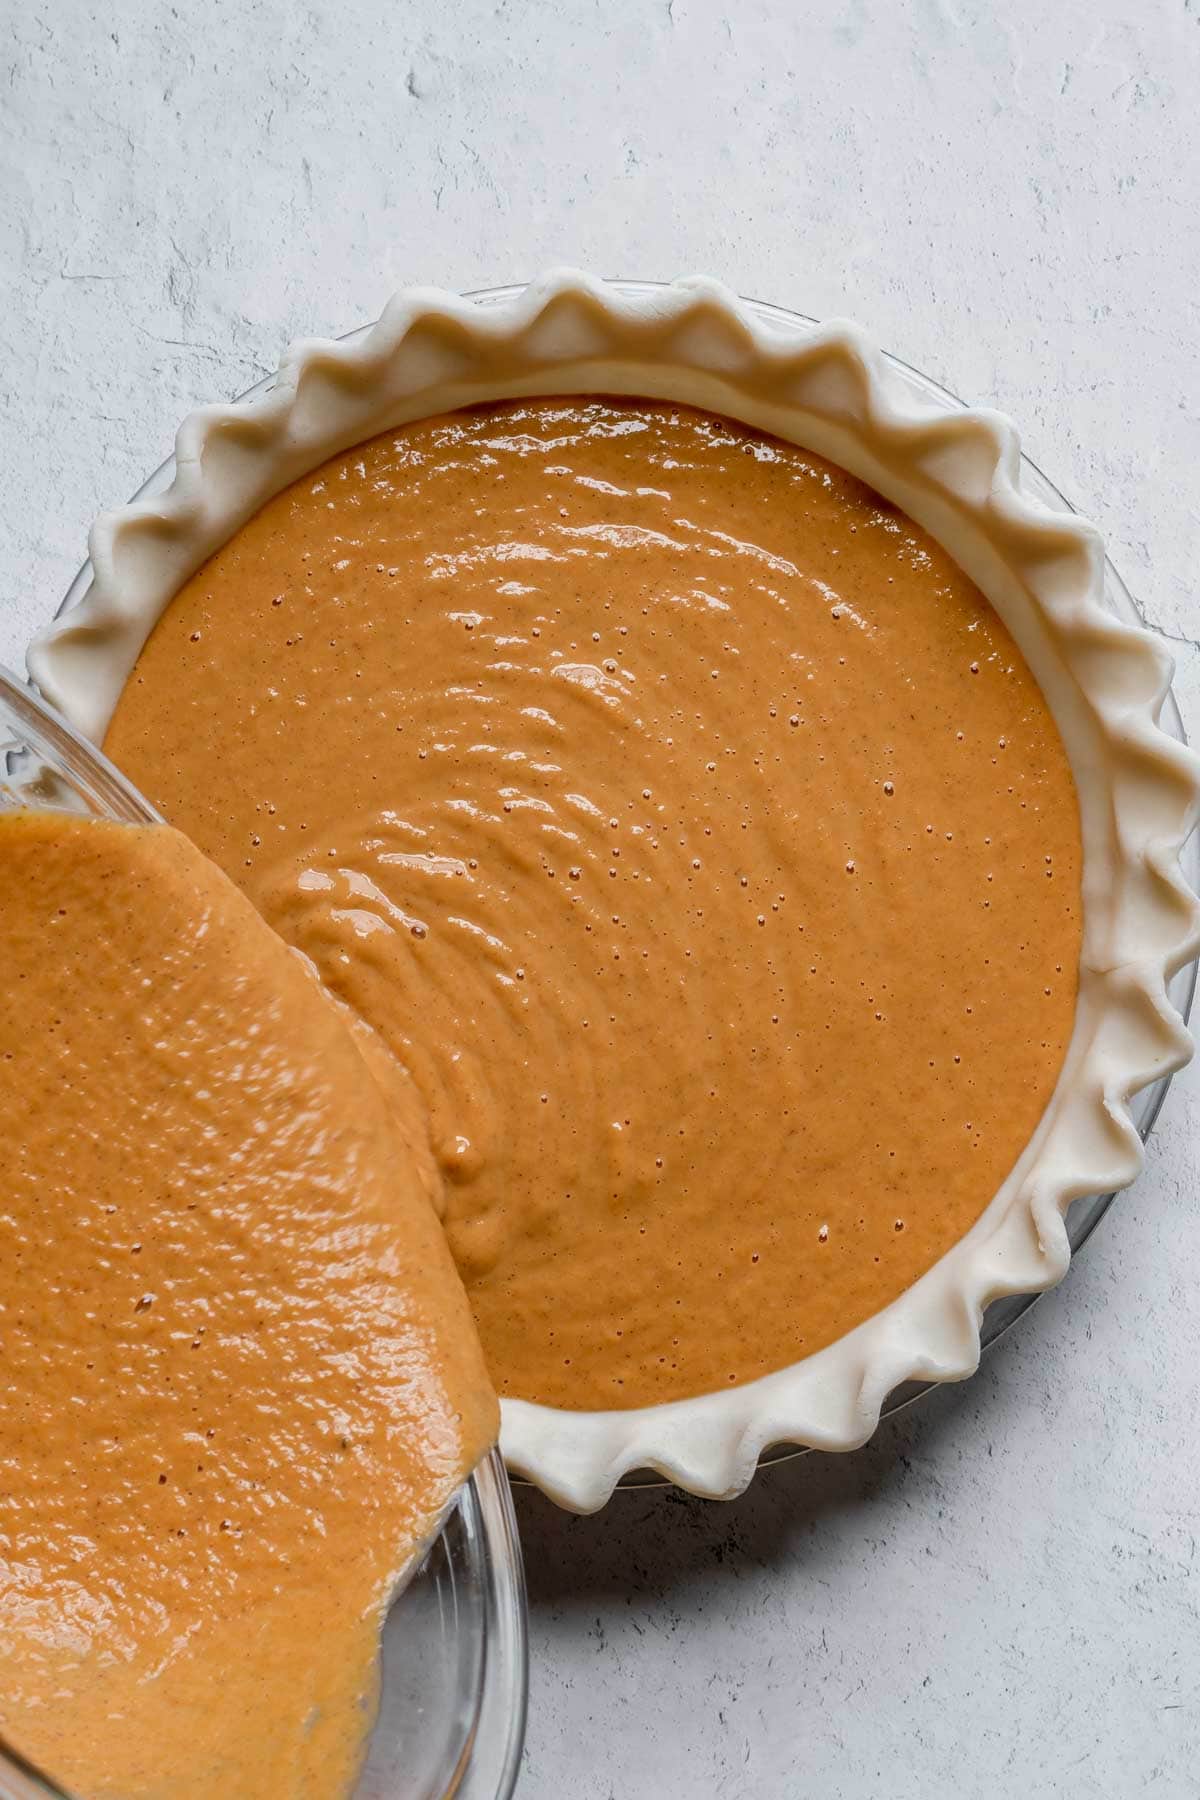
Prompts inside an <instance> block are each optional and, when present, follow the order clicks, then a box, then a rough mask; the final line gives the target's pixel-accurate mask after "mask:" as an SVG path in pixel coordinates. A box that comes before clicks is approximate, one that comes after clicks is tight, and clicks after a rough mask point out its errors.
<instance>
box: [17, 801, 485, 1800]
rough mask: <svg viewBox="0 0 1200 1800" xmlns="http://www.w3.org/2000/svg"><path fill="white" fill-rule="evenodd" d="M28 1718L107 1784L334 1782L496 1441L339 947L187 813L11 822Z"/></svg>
mask: <svg viewBox="0 0 1200 1800" xmlns="http://www.w3.org/2000/svg"><path fill="white" fill-rule="evenodd" d="M0 871H2V873H0V891H2V893H3V904H2V905H0V970H2V971H3V975H2V978H0V1093H2V1095H3V1100H4V1117H3V1124H2V1126H0V1248H2V1252H3V1253H2V1254H0V1342H2V1347H3V1354H2V1355H0V1496H2V1507H0V1733H3V1734H4V1735H5V1736H8V1737H10V1738H11V1740H12V1741H13V1743H15V1744H16V1745H17V1746H18V1747H19V1748H20V1749H21V1750H22V1751H23V1752H24V1753H25V1754H26V1755H27V1756H29V1757H31V1758H32V1759H33V1760H34V1761H35V1762H37V1763H39V1764H40V1765H41V1766H42V1767H43V1768H44V1769H45V1770H46V1771H47V1772H48V1773H50V1774H52V1775H53V1776H54V1777H55V1778H56V1779H58V1780H59V1781H61V1782H63V1783H64V1784H65V1785H66V1786H68V1787H69V1788H71V1789H72V1790H73V1791H75V1792H77V1793H79V1794H81V1795H86V1796H88V1800H132V1797H133V1796H137V1797H138V1800H217V1797H218V1796H221V1797H222V1800H225V1797H232V1796H236V1797H237V1800H260V1797H261V1800H278V1797H279V1796H282V1795H307V1796H317V1795H321V1796H334V1795H343V1794H345V1793H347V1792H348V1791H349V1789H350V1787H351V1785H352V1783H353V1781H354V1777H355V1774H356V1771H357V1769H358V1768H359V1765H360V1761H361V1758H362V1755H363V1750H364V1746H365V1740H366V1737H367V1733H368V1731H369V1728H370V1725H371V1719H372V1714H373V1711H374V1702H375V1686H376V1674H375V1668H376V1659H377V1655H378V1649H379V1634H380V1626H381V1622H382V1618H383V1614H384V1611H385V1609H386V1606H387V1603H388V1600H389V1597H390V1595H391V1594H392V1592H393V1590H394V1587H395V1584H396V1582H397V1579H398V1577H399V1576H400V1575H401V1573H402V1572H403V1571H404V1570H405V1569H406V1568H407V1566H408V1565H409V1564H410V1562H411V1560H412V1558H413V1556H414V1555H415V1553H416V1552H417V1551H418V1550H419V1549H420V1548H421V1547H422V1545H423V1544H424V1543H425V1541H426V1540H427V1539H428V1538H429V1536H430V1535H431V1533H432V1532H433V1531H434V1530H435V1529H436V1527H437V1524H438V1521H439V1518H440V1516H441V1514H442V1513H443V1511H444V1509H445V1508H446V1507H447V1505H448V1504H449V1502H450V1500H451V1499H452V1497H453V1495H454V1493H455V1491H456V1489H457V1488H458V1487H459V1485H460V1484H461V1483H462V1481H463V1480H464V1479H465V1478H466V1476H467V1474H468V1473H469V1471H470V1470H471V1468H472V1467H473V1465H474V1464H475V1463H476V1461H477V1460H478V1459H479V1457H480V1456H481V1454H482V1453H483V1451H484V1450H485V1449H486V1448H487V1446H488V1445H489V1444H490V1443H491V1442H492V1440H493V1439H494V1437H495V1434H496V1430H497V1408H496V1402H495V1397H494V1394H493V1393H492V1391H491V1389H490V1386H489V1383H488V1379H487V1376H486V1373H485V1371H484V1367H483V1362H482V1359H481V1356H480V1352H479V1344H478V1340H477V1338H476V1335H475V1332H474V1330H473V1329H472V1326H471V1319H470V1314H469V1311H468V1308H467V1304H466V1300H465V1298H464V1295H463V1291H462V1287H461V1284H460V1282H459V1280H458V1277H457V1275H456V1273H455V1270H454V1266H453V1264H452V1262H451V1260H450V1256H449V1253H448V1251H447V1248H446V1242H445V1238H444V1236H443V1234H442V1231H441V1228H440V1227H439V1225H438V1222H437V1219H436V1217H435V1215H434V1213H433V1210H432V1208H431V1207H430V1205H429V1201H428V1198H427V1196H426V1193H425V1191H424V1189H423V1187H422V1184H421V1181H420V1179H419V1176H418V1173H417V1168H416V1164H415V1162H414V1160H413V1158H412V1157H411V1156H410V1154H409V1149H408V1145H407V1142H406V1140H405V1138H404V1136H403V1135H402V1132H401V1129H400V1126H399V1124H398V1122H397V1118H396V1116H395V1113H394V1111H393V1109H391V1108H389V1106H388V1105H387V1104H386V1103H385V1100H384V1098H383V1095H382V1092H381V1091H380V1089H379V1088H378V1087H377V1086H376V1083H375V1081H374V1080H373V1078H372V1076H371V1074H370V1073H369V1072H368V1068H367V1064H366V1063H365V1062H364V1060H363V1057H362V1056H361V1055H360V1053H359V1049H358V1048H357V1047H356V1042H355V1036H354V1035H352V1028H351V1026H350V1025H349V1024H348V1023H346V1022H345V1021H344V1020H343V1019H342V1018H339V1017H338V1014H337V1011H336V1009H335V1008H334V1007H333V1006H332V1005H331V1004H330V1002H329V1000H328V998H327V996H325V995H324V994H323V993H322V992H321V990H320V988H319V986H318V985H317V983H316V982H315V981H314V980H313V979H312V977H311V974H310V973H309V972H308V971H306V970H305V969H304V967H303V965H302V964H301V962H300V960H299V959H298V958H297V957H295V956H294V955H293V954H292V953H291V952H290V951H289V950H288V949H287V948H286V947H285V946H284V944H283V943H282V942H281V941H280V939H279V938H278V937H277V936H276V935H275V934H274V933H273V932H271V931H269V930H268V929H267V927H266V926H265V925H264V924H263V923H262V921H261V919H260V918H259V917H258V916H257V915H256V914H255V912H254V910H253V909H252V908H251V907H250V906H249V905H248V904H247V903H246V901H245V900H244V899H243V897H242V896H241V895H240V894H238V893H237V892H236V891H235V890H234V889H233V888H232V887H231V886H230V884H229V883H228V882H227V881H226V879H225V878H224V876H223V875H221V873H220V872H219V870H217V869H215V868H214V867H213V866H212V864H211V863H209V862H208V861H206V860H205V858H203V857H202V856H201V855H200V854H199V852H198V851H196V850H195V849H194V848H193V847H192V845H191V844H190V843H188V842H187V840H186V839H184V838H182V837H181V836H179V834H178V833H177V832H175V831H172V830H169V829H167V828H166V827H159V826H154V827H134V826H127V825H116V824H106V823H102V822H99V821H93V820H86V819H77V818H69V817H67V816H65V815H59V814H51V813H15V814H0Z"/></svg>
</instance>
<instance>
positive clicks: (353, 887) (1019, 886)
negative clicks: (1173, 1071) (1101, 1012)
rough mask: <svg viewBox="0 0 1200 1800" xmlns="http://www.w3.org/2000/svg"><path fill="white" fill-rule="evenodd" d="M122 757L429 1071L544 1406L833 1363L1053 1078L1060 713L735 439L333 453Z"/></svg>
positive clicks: (926, 1257) (1059, 911)
mask: <svg viewBox="0 0 1200 1800" xmlns="http://www.w3.org/2000/svg"><path fill="white" fill-rule="evenodd" d="M106 748H107V750H108V751H109V753H110V755H112V756H114V757H115V758H116V759H117V761H118V762H119V763H121V764H122V765H123V766H124V767H125V768H126V769H128V770H129V772H130V773H131V774H132V775H133V777H134V778H135V780H136V781H137V782H138V783H139V784H140V785H141V786H142V787H143V788H144V789H145V790H146V791H147V792H148V793H149V794H150V795H152V796H153V798H154V799H155V800H156V801H157V803H158V804H159V805H160V806H161V807H162V808H164V810H165V811H166V813H167V815H168V816H169V817H170V818H172V819H173V820H174V821H176V822H177V823H178V824H179V825H181V826H182V827H183V828H184V829H185V830H187V831H188V832H189V833H191V834H192V835H193V836H194V837H195V838H196V840H197V841H198V842H199V843H200V844H201V845H202V846H203V847H204V849H205V850H207V851H208V852H209V853H210V854H211V855H212V856H214V857H215V858H216V859H217V860H218V861H219V862H220V863H221V864H222V866H223V867H224V868H225V869H226V870H227V871H228V873H229V874H230V875H231V876H232V878H233V879H234V880H235V881H236V882H238V883H239V884H240V886H241V887H242V888H243V889H244V890H245V892H246V893H247V894H248V895H249V896H250V897H251V899H252V900H253V902H254V904H255V905H256V906H257V907H258V908H259V910H260V911H261V913H262V914H263V916H264V917H265V918H266V919H267V920H269V922H270V923H271V924H272V925H273V926H274V927H275V929H276V930H277V931H278V932H280V933H281V935H282V936H283V937H284V938H285V939H286V940H287V941H288V942H289V943H292V944H295V945H297V946H299V947H300V948H301V949H302V950H303V951H304V952H305V954H306V955H307V956H308V957H310V958H311V959H312V961H313V963H314V964H315V965H316V967H317V968H318V970H319V971H320V973H321V976H322V979H323V980H324V981H325V982H326V983H327V984H328V985H329V987H330V988H331V989H332V990H333V991H334V992H335V993H336V994H338V995H339V996H340V997H341V998H342V999H343V1000H345V1001H346V1002H347V1003H348V1004H349V1005H350V1006H351V1007H353V1008H354V1009H356V1010H357V1012H359V1013H360V1014H361V1015H362V1017H363V1018H364V1019H366V1020H367V1021H368V1022H369V1023H370V1024H371V1025H372V1026H373V1027H374V1029H375V1030H376V1032H377V1033H378V1034H379V1036H380V1038H381V1039H382V1040H383V1041H384V1042H385V1043H386V1044H387V1045H388V1046H389V1047H390V1048H391V1050H392V1051H393V1052H394V1053H395V1056H396V1057H397V1058H398V1059H399V1062H400V1064H401V1065H402V1066H403V1068H404V1070H405V1071H406V1072H407V1074H408V1075H409V1076H411V1078H412V1080H413V1082H414V1083H415V1087H416V1089H417V1090H418V1093H419V1096H420V1100H421V1103H422V1105H423V1107H424V1110H425V1112H426V1114H427V1118H428V1126H429V1132H430V1136H431V1140H432V1145H433V1150H434V1154H435V1157H436V1161H437V1164H438V1167H439V1169H440V1173H441V1177H442V1182H443V1186H444V1212H445V1225H446V1230H447V1232H448V1235H449V1240H450V1245H451V1248H452V1250H453V1253H454V1256H455V1259H456V1261H457V1263H458V1266H459V1269H460V1271H461V1272H462V1275H463V1279H464V1281H465V1283H466V1287H467V1291H468V1294H469V1297H470V1300H471V1305H472V1307H473V1309H474V1313H475V1318H476V1320H477V1322H478V1325H479V1328H480V1332H481V1335H482V1338H483V1343H484V1348H485V1352H486V1355H487V1358H488V1363H489V1367H490V1369H491V1372H492V1375H493V1378H494V1379H495V1380H496V1382H497V1384H498V1385H499V1387H500V1389H501V1391H502V1392H504V1393H506V1394H513V1395H520V1396H523V1397H525V1398H528V1399H533V1400H541V1401H545V1402H548V1403H550V1404H554V1405H559V1406H565V1407H573V1408H608V1407H622V1406H633V1405H643V1404H648V1403H652V1402H656V1401H663V1400H671V1399H675V1398H678V1397H680V1396H684V1395H691V1394H698V1393H702V1392H706V1391H711V1390H714V1389H718V1388H725V1387H727V1386H728V1385H729V1384H730V1383H736V1382H744V1381H748V1380H750V1379H751V1378H753V1377H755V1376H758V1375H762V1374H764V1373H766V1372H767V1371H769V1370H773V1369H777V1368H779V1367H781V1366H783V1365H785V1364H788V1363H791V1362H794V1361H796V1360H797V1359H799V1358H801V1357H803V1356H805V1355H806V1354H808V1353H809V1352H812V1351H815V1350H818V1349H819V1348H820V1347H821V1346H822V1345H825V1344H828V1343H829V1342H830V1341H831V1340H832V1339H835V1338H837V1337H839V1336H841V1335H842V1334H843V1333H844V1332H846V1331H847V1330H849V1329H850V1328H851V1327H852V1326H854V1325H857V1324H858V1323H860V1321H862V1320H864V1319H866V1318H868V1317H869V1316H870V1315H871V1314H873V1313H875V1312H877V1311H878V1310H879V1309H880V1308H881V1307H883V1306H885V1305H886V1304H887V1303H888V1302H889V1301H890V1300H892V1299H894V1298H895V1297H896V1296H897V1295H898V1294H900V1293H901V1292H902V1291H903V1290H904V1289H905V1288H907V1287H908V1286H910V1284H911V1283H912V1282H913V1281H914V1280H915V1279H916V1278H917V1277H918V1276H919V1275H921V1274H922V1273H923V1272H924V1271H925V1270H926V1269H928V1268H929V1267H930V1266H931V1264H933V1263H934V1262H935V1261H937V1259H938V1258H939V1257H940V1256H942V1255H943V1253H944V1252H945V1251H946V1250H948V1249H949V1248H950V1247H951V1246H952V1245H953V1244H954V1243H955V1242H956V1241H957V1240H958V1239H960V1238H961V1237H962V1236H963V1234H964V1233H965V1232H966V1231H967V1230H968V1229H969V1227H970V1226H971V1225H972V1224H973V1223H974V1222H975V1221H976V1220H977V1219H978V1217H979V1216H980V1214H981V1213H982V1212H983V1211H984V1209H985V1208H986V1206H987V1205H988V1203H989V1201H990V1200H991V1199H992V1197H993V1195H994V1194H995V1192H996V1190H997V1188H998V1187H999V1186H1000V1184H1001V1182H1002V1181H1003V1179H1004V1177H1005V1176H1006V1174H1007V1173H1008V1171H1009V1170H1010V1169H1011V1168H1012V1166H1013V1163H1014V1161H1015V1160H1016V1158H1017V1156H1018V1155H1019V1153H1020V1151H1021V1150H1022V1148H1023V1147H1024V1145H1025V1144H1026V1142H1027V1141H1028V1139H1029V1137H1030V1135H1031V1133H1032V1132H1033V1130H1034V1128H1035V1126H1036V1125H1037V1122H1038V1120H1039V1117H1040V1116H1041V1113H1042V1111H1043V1109H1044V1107H1045V1105H1046V1103H1047V1101H1048V1099H1049V1097H1050V1094H1051V1091H1052V1089H1053V1087H1054V1084H1055V1080H1056V1078H1057V1075H1058V1072H1059V1068H1060V1065H1061V1063H1062V1060H1063V1055H1064V1051H1065V1048H1066V1045H1067V1042H1068V1039H1069V1036H1070V1033H1071V1028H1072V1022H1073V1014H1074V1005H1075V996H1076V969H1077V960H1078V952H1079V941H1080V916H1081V907H1080V886H1079V883H1080V842H1079V826H1078V815H1077V807H1076V800H1075V793H1074V788H1073V784H1072V779H1071V773H1070V769H1069V766H1068V763H1067V759H1066V755H1065V752H1064V750H1063V747H1062V744H1061V742H1060V740H1059V738H1058V735H1057V732H1056V730H1055V727H1054V724H1053V721H1052V719H1051V717H1050V714H1049V711H1048V709H1047V707H1046V704H1045V702H1044V700H1043V698H1042V695H1041V693H1040V690H1039V689H1038V687H1037V685H1036V683H1035V681H1034V679H1033V677H1032V676H1031V674H1030V672H1029V670H1028V669H1027V668H1026V666H1025V665H1024V663H1023V662H1022V660H1021V657H1020V655H1019V653H1018V652H1017V650H1016V648H1015V646H1014V644H1013V642H1012V639H1011V638H1010V636H1009V634H1008V632H1007V631H1006V630H1005V628H1004V626H1003V625H1002V624H1001V622H1000V620H999V619H998V617H997V616H996V614H995V613H994V612H993V611H992V609H991V607H990V606H989V605H988V603H987V602H986V601H985V599H984V598H983V596H982V595H981V594H980V593H979V591H978V590H977V589H976V588H975V587H974V586H973V584H972V583H971V582H970V581H969V580H968V579H967V578H966V577H965V576H964V575H963V574H962V572H961V571H960V570H959V569H958V568H957V567H956V566H955V565H954V564H953V563H952V562H951V560H950V559H949V558H948V557H947V556H946V555H945V554H944V552H943V551H942V550H941V549H939V548H938V546H937V545H936V544H934V543H933V542H932V541H931V540H930V539H929V538H928V537H927V536H926V535H925V534H924V533H923V532H922V531H920V530H919V529H917V527H916V526H915V525H914V524H913V523H912V522H911V521H910V520H908V519H907V518H906V517H904V516H903V515H902V514H900V513H898V512H897V511H896V510H895V509H894V508H892V507H891V506H889V505H887V504H885V503H884V502H883V501H882V500H881V499H880V497H879V496H878V495H877V494H875V493H873V492H871V491H870V490H868V489H867V488H865V487H863V486H862V485H861V484H859V483H858V482H856V481H854V480H852V479H851V478H850V477H849V476H847V475H846V474H844V473H842V472H840V471H838V470H837V469H835V468H833V467H831V466H830V465H828V464H827V463H824V462H822V461H821V460H820V459H819V458H817V457H814V456H812V455H809V454H806V453H805V452H803V451H801V450H798V449H796V448H794V447H792V446H790V445H787V444H784V443H781V442H778V441H775V440H773V439H770V438H767V437H765V436H763V435H761V434H759V433H756V432H754V431H751V430H748V429H746V428H743V427H742V426H740V425H737V424H734V423H731V422H730V421H729V420H726V419H720V418H716V417H713V416H710V415H706V414H702V413H699V412H694V411H690V410H688V409H686V408H682V407H677V406H670V405H663V404H654V403H648V402H647V403H643V402H638V401H609V400H599V399H594V400H593V399H567V400H557V399H556V400H536V401H520V402H514V403H506V404H503V405H498V406H491V407H483V408H478V409H474V410H470V411H465V412H461V413H455V414H451V415H447V416H444V417H441V418H437V419H433V420H429V421H424V422H421V423H418V424H414V425H412V426H409V427H407V428H405V429H402V430H398V431H394V432H390V433H388V434H386V435H385V436H383V437H380V438H377V439H375V440H374V441H373V442H371V443H369V444H366V445H364V446H362V447H360V448H358V449H355V450H353V451H351V452H349V453H348V454H346V455H344V456H339V457H337V458H335V459H334V460H333V461H331V462H329V463H327V464H325V466H324V467H322V468H321V469H320V470H318V471H317V473H316V474H315V475H313V476H311V477H309V478H306V479H305V480H303V481H300V482H298V483H297V484H296V485H295V486H294V487H292V488H291V489H289V490H288V491H287V492H286V493H284V494H282V495H281V496H280V497H279V498H278V499H276V500H274V501H272V502H271V503H270V504H269V505H268V506H266V507H265V508H264V509H263V510H262V512H260V513H259V514H258V515H257V517H255V518H254V519H253V520H252V521H251V522H250V523H249V524H248V525H246V526H245V527H244V528H243V529H242V530H241V531H240V532H239V533H238V534H237V535H236V537H235V538H234V539H233V540H232V542H231V543H230V544H229V545H227V546H226V547H225V548H224V549H223V550H221V551H220V552H219V553H218V554H217V555H216V556H214V557H213V558H212V560H211V561H210V562H209V563H208V564H207V565H206V566H205V567H204V568H203V569H201V570H200V572H199V573H198V574H197V575H196V576H195V577H194V578H193V579H192V580H191V581H190V582H189V583H188V584H187V586H186V587H185V588H184V589H183V591H182V593H181V594H180V596H179V597H178V598H177V599H176V601H175V602H174V604H173V605H172V606H171V607H170V608H169V609H168V611H167V613H166V614H165V615H164V618H163V620H162V621H161V623H160V624H159V626H158V628H157V630H156V631H155V632H154V634H153V635H152V637H151V639H150V641H149V643H148V645H147V647H146V649H145V651H144V652H143V654H142V656H141V659H140V661H139V663H138V665H137V668H136V671H135V674H134V677H133V678H132V679H131V680H130V682H129V684H128V686H127V687H126V689H125V692H124V695H123V697H122V700H121V703H120V706H119V709H118V711H117V714H116V717H115V720H114V723H113V725H112V728H111V731H110V733H109V735H108V739H107V743H106Z"/></svg>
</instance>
